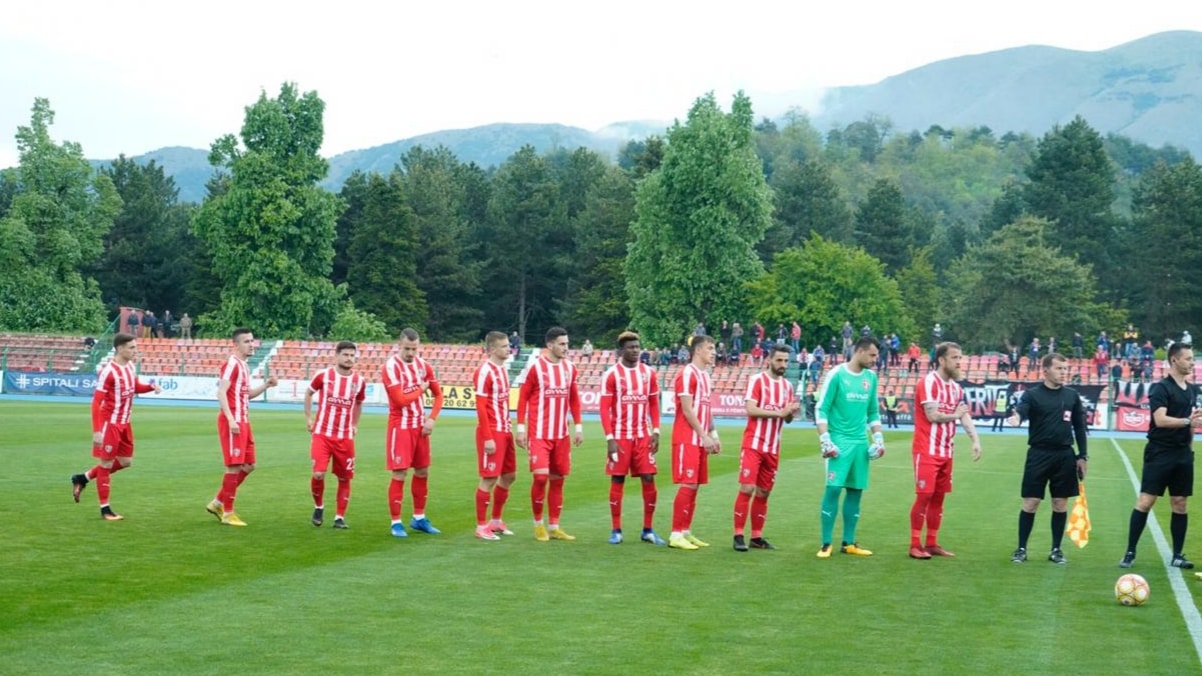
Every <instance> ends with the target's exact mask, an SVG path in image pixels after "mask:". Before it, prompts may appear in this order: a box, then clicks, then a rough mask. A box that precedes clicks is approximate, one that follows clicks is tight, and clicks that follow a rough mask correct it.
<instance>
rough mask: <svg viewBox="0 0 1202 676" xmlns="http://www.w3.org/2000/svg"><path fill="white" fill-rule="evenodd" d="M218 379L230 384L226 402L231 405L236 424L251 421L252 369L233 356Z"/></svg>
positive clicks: (222, 369) (223, 367)
mask: <svg viewBox="0 0 1202 676" xmlns="http://www.w3.org/2000/svg"><path fill="white" fill-rule="evenodd" d="M218 378H219V379H220V380H225V381H228V382H229V384H230V389H228V390H226V393H225V401H226V403H228V404H229V407H230V413H231V414H233V416H234V422H240V423H244V422H247V421H248V420H250V414H249V409H250V367H248V366H247V365H246V362H244V361H242V360H241V359H239V358H238V357H236V356H234V355H232V354H231V355H230V358H229V359H227V360H226V362H225V366H222V367H221V375H220V376H218Z"/></svg>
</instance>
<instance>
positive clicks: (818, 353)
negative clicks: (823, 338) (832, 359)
mask: <svg viewBox="0 0 1202 676" xmlns="http://www.w3.org/2000/svg"><path fill="white" fill-rule="evenodd" d="M813 355H814V359H813V361H811V362H810V371H817V373H822V367H823V366H825V365H826V352H824V351H823V350H822V343H819V344H817V345H815V346H814V352H813ZM815 377H817V375H815Z"/></svg>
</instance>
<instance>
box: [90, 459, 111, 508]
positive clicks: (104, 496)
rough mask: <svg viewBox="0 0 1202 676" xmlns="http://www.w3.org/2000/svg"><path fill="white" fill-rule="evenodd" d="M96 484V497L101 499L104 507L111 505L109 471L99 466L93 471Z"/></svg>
mask: <svg viewBox="0 0 1202 676" xmlns="http://www.w3.org/2000/svg"><path fill="white" fill-rule="evenodd" d="M92 474H93V476H95V479H93V481H95V482H96V497H98V498H100V505H101V506H102V507H103V506H104V505H107V504H108V503H109V470H107V469H105V468H104V467H101V466H100V465H97V466H96V468H95V469H93V470H92Z"/></svg>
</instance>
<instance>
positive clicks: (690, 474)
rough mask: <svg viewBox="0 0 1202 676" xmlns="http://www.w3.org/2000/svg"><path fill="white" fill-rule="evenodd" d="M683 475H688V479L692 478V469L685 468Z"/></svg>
mask: <svg viewBox="0 0 1202 676" xmlns="http://www.w3.org/2000/svg"><path fill="white" fill-rule="evenodd" d="M684 475H685V476H687V477H689V478H690V479H692V478H693V470H691V469H686V470H685V471H684Z"/></svg>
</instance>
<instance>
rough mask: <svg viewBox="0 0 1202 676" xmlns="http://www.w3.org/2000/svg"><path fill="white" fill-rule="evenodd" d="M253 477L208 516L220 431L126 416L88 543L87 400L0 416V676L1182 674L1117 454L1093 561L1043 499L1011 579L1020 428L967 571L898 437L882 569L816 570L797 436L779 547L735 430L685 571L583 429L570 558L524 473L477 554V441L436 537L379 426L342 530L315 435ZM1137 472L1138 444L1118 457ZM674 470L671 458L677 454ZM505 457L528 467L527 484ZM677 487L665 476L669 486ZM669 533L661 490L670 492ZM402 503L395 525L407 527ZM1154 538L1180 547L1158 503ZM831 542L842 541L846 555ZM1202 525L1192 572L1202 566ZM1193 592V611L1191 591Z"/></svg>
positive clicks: (820, 565) (959, 530)
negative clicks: (618, 521)
mask: <svg viewBox="0 0 1202 676" xmlns="http://www.w3.org/2000/svg"><path fill="white" fill-rule="evenodd" d="M251 415H252V420H253V421H254V427H255V436H256V440H257V443H258V455H259V468H258V470H257V471H256V472H254V474H252V475H251V476H250V477H249V478H248V479H247V481H246V483H245V484H244V485H243V487H242V489H241V490H240V491H239V493H238V505H237V511H238V513H239V514H240V515H241V516H242V517H243V518H244V519H245V520H246V521H247V522H248V523H249V524H250V526H249V527H247V528H241V529H238V528H231V527H227V526H221V525H219V524H218V523H217V522H216V521H215V520H214V519H213V518H212V517H211V516H210V515H208V514H207V513H205V511H204V505H205V503H206V502H207V501H208V500H209V499H211V498H212V496H213V494H214V493H215V492H216V490H217V488H218V484H219V481H220V474H221V471H222V469H221V466H220V452H219V450H218V447H217V443H216V441H217V440H216V432H215V423H214V420H215V416H216V410H215V409H213V408H186V407H179V408H175V407H163V406H148V405H140V406H135V411H134V429H135V433H136V438H137V453H136V456H135V461H134V466H133V468H132V469H129V470H126V471H123V472H121V473H119V474H117V475H116V476H115V477H114V478H113V482H112V504H113V507H114V508H115V509H116V510H117V511H118V512H120V513H122V514H124V515H125V517H126V520H125V521H121V522H112V523H109V522H104V521H102V520H101V519H100V518H99V516H98V510H97V503H96V494H95V487H94V486H89V487H88V488H87V490H86V491H85V493H84V496H83V499H82V501H81V503H80V504H78V505H77V504H75V503H73V502H72V500H71V496H70V488H71V486H70V482H69V481H68V478H69V476H70V475H71V474H72V473H74V472H81V471H83V470H85V469H87V468H88V467H90V466H91V465H92V464H93V461H92V460H91V458H90V454H89V443H90V438H89V437H90V434H89V424H90V423H89V413H88V408H87V406H86V405H83V404H79V403H49V404H47V403H32V402H21V401H17V402H14V401H11V400H0V420H3V422H4V427H5V434H4V437H3V441H0V457H3V458H4V460H5V465H6V467H8V471H7V472H5V474H4V478H3V480H2V486H3V490H2V491H0V504H2V505H3V510H2V512H3V514H4V517H5V518H4V524H5V525H4V545H3V547H0V571H2V572H0V673H5V674H25V673H38V674H67V673H94V674H148V673H169V674H177V673H198V674H217V673H244V674H264V673H288V674H318V673H323V674H328V673H402V672H404V673H410V672H419V673H430V672H438V673H494V672H495V673H502V672H505V673H538V672H547V673H588V674H618V673H664V672H667V673H714V674H729V673H742V672H751V671H757V672H772V673H819V672H825V673H864V672H868V673H898V674H913V673H919V672H927V673H948V674H973V673H976V674H979V673H986V672H994V673H1017V672H1025V673H1052V672H1059V673H1082V674H1089V673H1096V674H1111V673H1120V672H1126V671H1139V672H1141V673H1166V674H1167V673H1173V674H1181V673H1198V672H1199V670H1200V669H1202V665H1200V664H1199V659H1198V656H1197V653H1196V652H1195V648H1194V643H1193V641H1192V640H1191V637H1190V633H1189V628H1188V626H1187V624H1186V622H1185V620H1183V617H1182V612H1181V610H1180V609H1179V608H1178V605H1177V603H1176V602H1175V601H1174V598H1173V595H1172V592H1171V590H1170V586H1169V584H1168V579H1167V575H1169V574H1172V575H1182V573H1181V572H1180V571H1176V570H1173V571H1172V572H1171V573H1170V572H1167V571H1166V569H1165V567H1164V566H1163V564H1162V562H1161V561H1160V556H1159V553H1158V552H1157V551H1156V547H1155V545H1154V542H1153V539H1152V535H1151V532H1150V530H1149V532H1148V533H1146V534H1145V536H1144V539H1143V542H1142V547H1141V549H1140V556H1139V559H1138V561H1137V563H1136V568H1135V569H1134V571H1133V572H1137V573H1139V574H1141V575H1143V576H1145V577H1146V578H1147V579H1148V582H1149V583H1150V585H1151V588H1152V597H1151V600H1150V601H1149V602H1148V604H1146V605H1144V606H1142V607H1139V608H1125V607H1121V606H1119V605H1118V604H1117V603H1116V601H1115V600H1114V595H1113V584H1114V581H1115V580H1116V579H1117V578H1118V576H1119V574H1120V572H1121V571H1120V570H1119V569H1118V568H1117V566H1116V564H1117V562H1118V560H1119V558H1120V557H1121V555H1122V553H1123V549H1124V546H1125V542H1126V524H1127V516H1128V515H1129V514H1130V510H1131V505H1132V500H1133V497H1134V489H1133V487H1132V484H1131V482H1130V479H1129V478H1128V476H1127V472H1126V469H1125V467H1124V466H1123V464H1122V462H1121V460H1120V456H1119V451H1118V450H1117V448H1116V445H1115V442H1112V441H1111V440H1110V439H1106V438H1099V437H1093V438H1092V439H1091V456H1092V462H1091V474H1090V476H1089V479H1088V481H1087V488H1088V491H1089V504H1090V510H1091V516H1092V519H1093V532H1092V534H1091V539H1090V544H1089V545H1088V546H1087V547H1086V548H1084V549H1077V548H1075V547H1072V546H1071V543H1070V542H1069V540H1068V539H1067V538H1065V543H1066V547H1067V548H1068V549H1067V550H1066V552H1067V555H1068V557H1069V564H1068V565H1067V566H1056V565H1053V564H1051V563H1049V562H1047V561H1045V560H1044V556H1045V555H1046V553H1047V549H1048V546H1049V545H1048V543H1049V533H1048V527H1049V526H1048V515H1049V513H1050V512H1049V509H1050V504H1047V503H1045V504H1044V506H1043V507H1042V508H1041V510H1040V513H1039V516H1038V518H1037V524H1036V530H1035V533H1034V535H1033V536H1032V540H1031V552H1032V560H1031V561H1029V562H1028V563H1026V564H1024V565H1016V564H1012V563H1010V560H1009V556H1010V553H1011V552H1012V551H1013V549H1014V547H1015V542H1014V540H1015V530H1016V522H1017V513H1018V507H1019V498H1018V485H1019V477H1020V474H1021V470H1022V460H1023V456H1024V453H1025V438H1026V437H1025V433H1023V434H1017V433H1009V434H1004V435H992V436H991V435H989V434H986V435H985V436H984V458H983V459H982V460H981V461H980V462H979V463H973V462H971V460H970V459H968V454H967V453H966V452H965V451H966V450H967V449H966V448H964V449H962V451H961V452H962V453H963V456H962V458H960V459H959V460H957V466H956V471H955V491H954V493H952V495H950V496H949V497H948V501H947V509H946V514H945V518H944V527H943V530H942V532H941V538H940V539H941V541H942V544H944V545H945V546H946V547H947V548H949V549H951V550H953V551H955V552H956V553H957V554H958V555H959V556H958V557H957V558H955V559H937V560H932V561H914V560H911V559H909V558H908V557H907V554H906V552H907V548H908V540H909V522H908V514H909V508H910V504H911V501H912V499H913V494H912V477H911V470H910V465H909V458H910V455H909V438H910V437H909V434H908V433H907V432H904V431H903V432H890V433H889V434H887V435H886V438H887V440H888V442H889V452H888V454H887V455H886V457H885V458H884V459H882V460H881V461H879V462H877V463H875V464H874V465H873V470H872V486H871V488H869V490H868V491H867V493H866V494H865V498H864V505H863V516H862V519H861V522H860V529H859V537H858V539H859V541H860V543H861V544H862V545H864V546H866V547H868V548H870V549H873V550H874V551H875V552H876V555H875V556H873V557H871V558H866V559H856V558H852V557H849V556H843V555H839V554H836V555H835V556H834V557H833V558H831V559H830V560H819V559H817V558H815V556H814V553H815V551H816V549H817V546H818V544H819V543H818V502H819V499H820V496H821V490H822V476H823V474H822V464H821V460H820V459H819V458H818V457H817V439H816V435H815V433H814V431H813V427H812V426H801V425H797V424H795V425H793V426H791V429H789V430H787V432H786V437H785V439H784V444H783V446H784V457H783V459H782V464H781V470H780V474H779V478H778V482H777V487H776V490H775V492H774V493H773V495H772V500H771V503H770V505H771V509H770V512H769V515H768V526H767V529H766V532H765V535H766V536H767V537H768V538H769V539H770V540H772V541H773V542H774V543H775V544H776V545H777V546H778V547H779V549H778V550H777V551H772V552H767V551H752V552H748V553H742V554H740V553H735V552H733V551H732V550H731V548H730V536H731V508H732V505H733V501H734V496H735V490H736V485H735V483H736V482H735V470H736V469H737V450H736V448H735V447H736V445H737V438H738V432H739V431H740V430H739V429H737V428H728V429H725V430H724V443H725V446H726V449H727V450H726V451H725V452H724V453H723V454H722V455H721V456H718V457H716V458H715V459H714V460H713V463H712V465H711V481H710V484H709V485H708V486H705V487H704V488H703V489H702V490H701V493H700V496H699V499H698V515H697V517H696V519H695V521H694V532H695V533H696V534H697V535H699V536H700V537H702V538H703V539H706V540H708V541H709V542H711V543H712V544H713V546H712V547H710V548H709V549H706V550H701V551H697V552H682V551H676V550H669V549H667V548H660V547H654V546H650V545H646V544H643V543H639V542H637V539H636V538H637V534H638V528H639V525H640V522H641V496H640V494H639V492H638V488H637V481H635V482H630V483H628V486H627V491H626V509H625V521H626V524H625V525H626V529H625V530H626V533H627V538H628V540H627V542H626V543H624V544H622V545H620V546H612V545H608V544H606V542H605V539H606V537H607V536H608V534H609V511H608V504H607V495H608V482H607V479H606V478H605V477H604V476H603V474H602V467H603V457H602V456H603V449H604V445H603V440H602V439H601V435H600V429H599V426H598V425H596V424H595V423H594V424H589V425H587V426H586V436H587V438H588V440H587V441H586V442H585V444H584V446H582V447H581V448H579V449H578V450H576V451H575V453H574V455H573V463H574V467H573V474H572V476H571V477H570V478H569V479H568V482H567V486H566V491H565V493H566V507H565V511H564V517H563V524H564V527H565V529H566V530H568V531H569V532H571V533H573V534H574V535H576V536H577V538H578V540H577V541H576V542H573V543H565V542H549V543H539V542H536V541H534V539H533V537H532V535H531V525H530V516H529V514H530V502H529V487H530V481H529V475H528V474H527V473H526V472H525V471H519V475H518V482H517V483H516V484H515V487H514V490H513V494H512V497H511V499H510V502H509V506H508V508H507V515H506V520H507V521H508V523H509V525H510V527H511V528H513V529H514V530H515V531H516V532H517V535H515V536H514V537H510V538H506V539H504V540H503V541H501V542H482V541H478V540H475V539H474V538H473V537H472V527H473V523H474V516H473V491H474V486H475V484H476V481H477V479H476V476H475V472H474V461H475V453H474V450H473V447H472V434H471V433H472V425H473V424H474V423H473V420H472V419H471V418H466V417H463V418H454V417H449V416H444V417H443V419H442V420H440V421H439V426H438V429H437V431H436V433H435V437H434V446H433V448H434V457H435V460H434V466H433V468H432V470H431V479H430V503H429V507H428V509H427V513H428V514H429V516H430V518H431V520H432V521H433V522H434V523H435V524H436V525H437V526H439V527H440V528H442V529H443V534H442V535H439V536H425V535H422V534H420V533H415V534H412V535H411V536H410V537H409V538H408V539H406V540H398V539H394V538H392V537H390V536H389V534H388V511H387V501H386V495H385V490H386V481H387V477H388V473H387V472H386V471H385V470H384V464H383V451H382V447H383V435H384V423H385V416H383V415H379V414H375V413H369V414H365V415H364V419H363V422H362V425H361V428H360V436H359V440H358V460H357V476H356V479H355V481H354V489H353V490H354V492H353V495H352V498H351V506H350V509H349V511H348V514H347V521H348V523H349V524H350V526H351V529H350V530H349V531H334V530H332V529H331V528H330V527H329V524H330V523H331V521H332V512H333V510H332V507H333V502H334V500H333V492H334V482H333V481H332V480H329V481H328V482H327V522H326V523H327V525H326V526H325V527H322V528H314V527H313V526H312V525H310V523H309V516H310V513H311V510H312V502H311V499H310V497H309V460H308V435H307V433H306V432H305V428H304V419H303V416H302V415H301V413H300V411H299V409H297V410H290V411H282V410H254V411H252V414H251ZM1117 446H1118V448H1121V449H1122V452H1125V453H1126V454H1127V455H1128V457H1129V458H1130V459H1131V460H1132V462H1133V463H1134V465H1135V467H1136V469H1137V470H1138V468H1139V457H1140V450H1141V449H1142V442H1141V441H1140V440H1122V441H1119V442H1117ZM662 462H663V463H664V464H665V466H666V463H667V457H666V455H665V456H664V457H663V459H662ZM524 468H525V462H524V457H523V456H522V454H521V452H520V451H519V469H520V470H524ZM665 470H666V467H665ZM659 483H660V498H659V510H658V512H657V516H656V527H657V530H658V531H659V532H660V534H661V535H663V536H665V537H666V536H667V531H668V525H669V521H670V516H671V502H672V497H673V495H674V494H675V489H674V487H673V486H672V485H671V483H670V476H667V477H664V476H661V479H660V482H659ZM410 508H411V504H410V497H409V495H408V486H407V487H406V504H405V517H406V520H407V519H408V517H409V514H410ZM1155 515H1156V517H1157V519H1158V520H1159V521H1160V523H1161V525H1162V527H1164V529H1165V530H1166V532H1167V529H1168V505H1167V500H1165V501H1163V502H1162V503H1160V504H1158V505H1157V508H1156V512H1155ZM841 530H842V528H841V525H840V526H839V527H837V528H836V538H838V536H839V534H840V532H841ZM1199 538H1202V523H1198V522H1197V521H1196V522H1195V524H1194V528H1193V530H1192V531H1191V533H1190V538H1189V542H1188V543H1187V548H1186V551H1187V552H1190V551H1191V550H1192V551H1193V552H1194V553H1195V554H1197V555H1199V557H1202V546H1199V543H1200V542H1202V540H1199ZM1185 575H1186V576H1187V578H1188V579H1187V580H1186V588H1187V590H1188V591H1189V592H1190V593H1191V595H1192V596H1191V598H1188V599H1186V601H1187V603H1188V604H1191V605H1193V606H1196V605H1197V597H1198V592H1199V588H1200V586H1202V582H1199V581H1195V580H1194V578H1193V575H1192V574H1189V573H1185Z"/></svg>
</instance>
